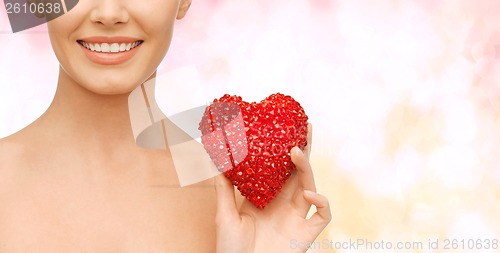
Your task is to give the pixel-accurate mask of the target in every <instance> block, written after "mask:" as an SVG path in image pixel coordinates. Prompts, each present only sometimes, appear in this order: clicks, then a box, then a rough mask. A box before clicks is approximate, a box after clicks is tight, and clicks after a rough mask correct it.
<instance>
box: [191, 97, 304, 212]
mask: <svg viewBox="0 0 500 253" xmlns="http://www.w3.org/2000/svg"><path fill="white" fill-rule="evenodd" d="M307 120H308V117H307V115H306V114H305V112H304V109H303V108H302V106H301V105H300V104H299V103H298V102H297V101H295V100H294V99H293V98H292V97H291V96H288V95H283V94H280V93H276V94H272V95H270V96H269V97H267V98H265V99H264V100H262V101H261V102H259V103H256V102H252V103H249V102H245V101H243V100H242V98H241V97H240V96H230V95H228V94H226V95H224V96H223V97H221V98H219V99H215V100H214V101H213V104H211V105H210V106H208V107H207V108H206V110H205V113H204V115H203V117H202V119H201V122H200V124H199V130H201V132H202V137H201V140H202V143H203V146H204V148H205V150H206V151H207V153H208V154H209V156H210V158H211V159H212V161H213V162H214V164H215V165H216V166H217V169H218V170H219V171H221V172H223V173H224V175H225V176H226V177H227V178H229V180H231V182H232V183H233V185H235V186H236V187H237V189H238V190H239V191H240V192H241V194H242V195H243V196H245V197H246V198H247V199H248V200H249V201H251V202H252V203H254V204H255V206H256V207H258V208H264V207H265V206H266V205H267V204H268V203H269V201H271V200H272V199H274V198H275V197H276V196H277V195H278V193H279V192H280V191H281V189H282V188H283V185H284V184H285V182H286V180H287V179H288V178H289V177H290V175H291V173H292V170H293V169H295V165H294V164H293V163H292V161H291V157H290V150H291V149H292V148H293V147H294V146H298V147H299V148H300V149H302V150H303V149H304V148H305V146H306V145H307Z"/></svg>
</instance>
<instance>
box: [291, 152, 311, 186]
mask: <svg viewBox="0 0 500 253" xmlns="http://www.w3.org/2000/svg"><path fill="white" fill-rule="evenodd" d="M291 155H292V162H293V164H295V167H297V170H298V172H297V174H298V181H299V187H300V188H301V189H302V190H309V191H313V192H316V184H315V183H314V175H313V172H312V169H311V165H310V164H309V159H308V158H307V157H306V155H305V154H304V152H302V150H300V148H298V147H293V148H292V150H291Z"/></svg>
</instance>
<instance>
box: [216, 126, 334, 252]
mask: <svg viewBox="0 0 500 253" xmlns="http://www.w3.org/2000/svg"><path fill="white" fill-rule="evenodd" d="M308 127H309V132H308V137H307V139H308V144H307V147H306V148H305V150H304V152H302V151H301V150H300V149H299V148H298V147H294V148H293V149H292V150H291V156H292V162H293V163H294V164H295V166H296V168H297V170H294V172H293V173H292V175H291V176H290V178H289V179H288V180H287V182H286V184H285V185H284V187H283V190H282V191H281V193H280V194H279V195H278V196H277V197H276V198H275V199H273V200H272V201H271V202H270V203H269V204H268V205H267V206H266V208H264V209H258V208H256V207H255V206H254V204H253V203H251V202H250V201H248V200H247V199H244V200H243V204H242V205H241V208H240V209H239V210H238V208H237V205H236V201H235V196H234V187H233V185H232V184H231V182H230V181H229V180H228V179H227V178H226V177H224V175H222V174H221V175H218V176H217V177H216V191H217V216H216V224H217V253H235V252H236V253H253V252H259V253H263V252H273V253H274V252H305V251H306V250H307V249H306V248H305V247H302V248H297V247H296V246H297V245H299V243H300V242H302V243H303V244H302V246H305V245H304V243H305V242H312V241H314V240H315V239H316V237H317V236H318V235H319V234H320V233H321V231H323V229H324V228H325V227H326V225H327V224H328V223H329V222H330V220H331V214H330V207H329V203H328V199H327V198H326V197H324V196H322V195H320V194H317V193H316V186H315V183H314V176H313V173H312V170H311V165H310V164H309V154H310V150H311V140H312V138H311V137H312V129H311V125H309V126H308ZM311 205H315V206H316V209H317V212H316V213H315V214H313V215H312V217H311V218H310V219H306V215H307V213H308V211H309V209H310V208H311Z"/></svg>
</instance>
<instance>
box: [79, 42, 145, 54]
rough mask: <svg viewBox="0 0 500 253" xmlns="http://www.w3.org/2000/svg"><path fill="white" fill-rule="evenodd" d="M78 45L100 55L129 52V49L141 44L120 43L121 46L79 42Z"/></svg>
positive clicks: (117, 44)
mask: <svg viewBox="0 0 500 253" xmlns="http://www.w3.org/2000/svg"><path fill="white" fill-rule="evenodd" d="M80 44H81V45H82V46H84V47H85V48H87V49H89V50H91V51H96V52H102V53H118V52H125V51H129V50H130V49H133V48H135V47H137V46H139V45H140V44H141V42H140V41H136V42H131V43H121V44H119V43H113V44H111V45H110V44H109V43H87V42H84V41H80Z"/></svg>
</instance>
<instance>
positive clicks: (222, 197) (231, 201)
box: [215, 174, 240, 224]
mask: <svg viewBox="0 0 500 253" xmlns="http://www.w3.org/2000/svg"><path fill="white" fill-rule="evenodd" d="M215 191H216V194H217V214H216V218H215V222H216V223H217V224H221V223H223V222H227V221H235V220H237V219H239V217H240V216H239V212H238V208H237V206H236V199H235V197H234V187H233V184H231V181H229V179H227V178H226V177H225V176H224V175H223V174H220V175H218V176H216V177H215Z"/></svg>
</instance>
